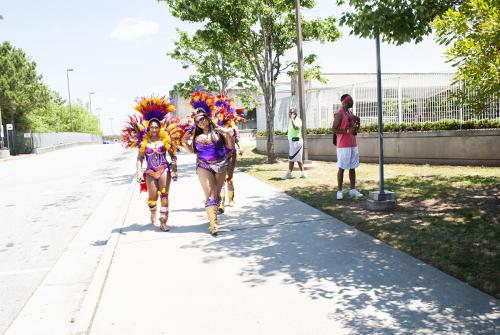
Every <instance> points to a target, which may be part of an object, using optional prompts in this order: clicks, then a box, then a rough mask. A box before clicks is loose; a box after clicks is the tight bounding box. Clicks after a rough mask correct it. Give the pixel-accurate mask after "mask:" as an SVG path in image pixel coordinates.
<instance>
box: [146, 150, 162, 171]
mask: <svg viewBox="0 0 500 335" xmlns="http://www.w3.org/2000/svg"><path fill="white" fill-rule="evenodd" d="M166 153H167V150H166V149H165V146H164V145H161V146H159V147H157V148H151V147H146V150H144V154H145V155H146V162H147V165H148V166H147V168H148V169H151V170H153V171H158V168H159V167H160V166H162V165H167V166H168V162H167V155H166Z"/></svg>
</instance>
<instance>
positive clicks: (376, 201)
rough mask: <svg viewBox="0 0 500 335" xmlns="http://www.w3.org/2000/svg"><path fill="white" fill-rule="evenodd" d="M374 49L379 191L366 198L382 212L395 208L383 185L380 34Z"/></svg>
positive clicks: (393, 196)
mask: <svg viewBox="0 0 500 335" xmlns="http://www.w3.org/2000/svg"><path fill="white" fill-rule="evenodd" d="M375 47H376V53H377V109H378V143H379V177H380V189H379V190H378V191H371V192H370V193H369V196H368V208H369V209H371V210H377V211H384V210H390V209H392V208H394V207H395V206H396V197H395V194H394V192H390V191H387V190H386V189H385V185H384V124H383V118H382V113H383V110H382V108H383V104H382V69H381V65H380V32H379V31H378V29H377V30H376V31H375Z"/></svg>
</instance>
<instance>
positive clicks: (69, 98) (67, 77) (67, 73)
mask: <svg viewBox="0 0 500 335" xmlns="http://www.w3.org/2000/svg"><path fill="white" fill-rule="evenodd" d="M72 71H74V70H73V69H66V80H67V82H68V103H69V117H70V118H71V131H74V130H75V118H74V117H73V113H72V111H71V90H70V89H69V73H70V72H72Z"/></svg>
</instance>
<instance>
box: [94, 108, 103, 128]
mask: <svg viewBox="0 0 500 335" xmlns="http://www.w3.org/2000/svg"><path fill="white" fill-rule="evenodd" d="M95 110H96V112H97V118H98V121H99V123H98V126H99V130H100V131H102V129H101V111H102V108H101V107H96V109H95Z"/></svg>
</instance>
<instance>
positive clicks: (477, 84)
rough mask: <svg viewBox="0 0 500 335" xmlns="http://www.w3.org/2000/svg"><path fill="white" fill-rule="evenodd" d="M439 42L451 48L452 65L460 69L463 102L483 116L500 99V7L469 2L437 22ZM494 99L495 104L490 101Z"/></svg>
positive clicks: (491, 0) (486, 0)
mask: <svg viewBox="0 0 500 335" xmlns="http://www.w3.org/2000/svg"><path fill="white" fill-rule="evenodd" d="M433 27H434V28H435V30H436V36H437V37H436V39H437V41H438V42H439V43H441V44H444V45H447V46H449V47H448V49H447V50H446V52H445V56H446V57H447V60H448V62H450V63H451V64H452V66H454V67H456V68H457V75H456V76H455V78H454V83H455V84H458V85H459V87H460V88H461V89H460V90H459V91H458V96H459V97H460V101H461V102H462V103H463V104H464V105H466V106H469V107H470V109H471V110H472V111H473V112H475V113H477V114H479V113H481V112H484V111H485V109H486V108H487V107H488V105H489V104H490V102H492V103H493V104H494V105H496V104H498V99H499V98H500V95H499V92H500V3H499V2H498V0H467V1H464V2H463V3H462V4H461V5H460V6H458V7H456V8H450V9H448V10H447V11H446V12H445V13H444V14H442V15H441V16H439V17H438V18H436V19H435V20H434V22H433ZM490 99H492V100H493V101H490Z"/></svg>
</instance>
